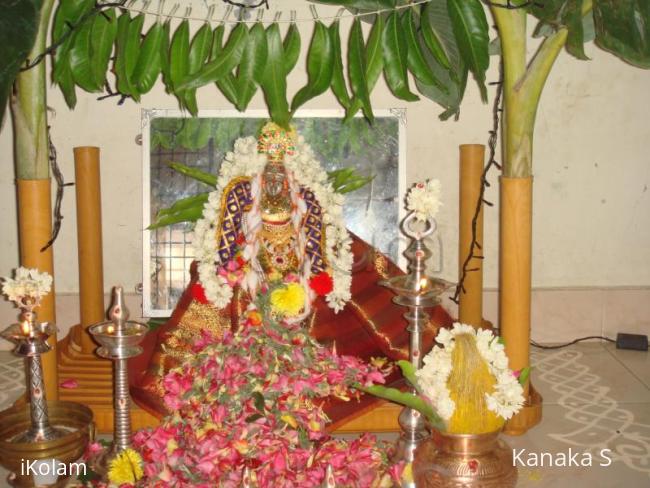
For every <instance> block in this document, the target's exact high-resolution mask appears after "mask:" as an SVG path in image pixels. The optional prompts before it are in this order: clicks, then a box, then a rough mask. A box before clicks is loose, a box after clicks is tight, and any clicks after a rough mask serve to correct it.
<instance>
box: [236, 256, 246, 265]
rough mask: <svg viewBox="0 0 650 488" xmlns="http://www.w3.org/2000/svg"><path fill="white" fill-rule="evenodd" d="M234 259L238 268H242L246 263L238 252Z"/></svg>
mask: <svg viewBox="0 0 650 488" xmlns="http://www.w3.org/2000/svg"><path fill="white" fill-rule="evenodd" d="M235 261H237V265H238V266H239V267H240V268H243V267H244V265H245V264H246V261H244V258H242V257H241V256H240V255H239V254H238V255H237V257H236V258H235Z"/></svg>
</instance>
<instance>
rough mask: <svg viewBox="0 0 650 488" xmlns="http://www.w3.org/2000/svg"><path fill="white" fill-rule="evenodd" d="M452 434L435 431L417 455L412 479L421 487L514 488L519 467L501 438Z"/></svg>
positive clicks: (495, 434)
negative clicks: (514, 462) (515, 464)
mask: <svg viewBox="0 0 650 488" xmlns="http://www.w3.org/2000/svg"><path fill="white" fill-rule="evenodd" d="M500 433H501V431H500V430H498V431H495V432H488V433H486V434H449V433H445V432H438V431H436V430H433V431H432V433H431V438H430V439H428V440H427V441H425V442H423V443H422V444H420V445H419V446H418V448H417V450H416V452H415V459H414V462H413V478H414V481H415V484H416V486H417V487H418V488H514V486H515V485H516V484H517V468H516V466H514V465H513V463H512V450H511V449H510V447H509V446H508V445H507V444H506V443H505V442H504V441H503V440H502V439H501V438H500V437H499V436H500Z"/></svg>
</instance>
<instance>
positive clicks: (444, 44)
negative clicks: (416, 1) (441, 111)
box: [420, 0, 467, 82]
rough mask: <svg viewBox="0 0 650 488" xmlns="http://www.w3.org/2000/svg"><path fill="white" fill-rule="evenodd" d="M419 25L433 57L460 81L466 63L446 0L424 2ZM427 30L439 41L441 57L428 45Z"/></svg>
mask: <svg viewBox="0 0 650 488" xmlns="http://www.w3.org/2000/svg"><path fill="white" fill-rule="evenodd" d="M420 25H421V27H422V31H423V35H422V37H423V39H424V41H425V44H426V45H427V47H429V50H430V52H431V54H432V55H433V57H434V58H435V59H436V61H438V64H439V65H440V66H442V67H444V68H447V69H450V70H451V76H452V78H455V79H456V81H458V82H460V81H461V79H462V77H463V72H464V71H465V70H466V66H467V65H466V64H465V62H464V61H463V58H462V57H461V54H460V49H459V47H458V42H457V40H456V35H455V34H454V28H453V25H452V21H451V18H450V16H449V10H448V9H447V0H432V1H431V2H429V3H427V4H425V6H424V8H423V9H422V15H421V16H420ZM427 30H431V36H435V38H436V40H437V41H438V42H439V44H440V48H442V50H443V52H444V56H443V57H441V54H440V53H436V48H435V47H434V46H432V45H430V42H429V41H430V40H429V41H427V36H426V35H425V34H426V31H427Z"/></svg>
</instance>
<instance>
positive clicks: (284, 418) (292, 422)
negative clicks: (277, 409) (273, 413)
mask: <svg viewBox="0 0 650 488" xmlns="http://www.w3.org/2000/svg"><path fill="white" fill-rule="evenodd" d="M280 420H282V421H283V422H284V423H285V424H288V425H290V426H291V427H293V428H294V429H297V428H298V422H297V421H296V419H295V418H293V417H292V416H291V415H289V414H288V413H285V414H284V415H283V416H282V417H280Z"/></svg>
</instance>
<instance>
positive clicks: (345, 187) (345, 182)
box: [327, 167, 374, 194]
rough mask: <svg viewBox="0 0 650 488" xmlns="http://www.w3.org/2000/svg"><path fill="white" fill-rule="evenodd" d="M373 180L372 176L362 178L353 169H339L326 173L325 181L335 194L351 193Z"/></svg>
mask: <svg viewBox="0 0 650 488" xmlns="http://www.w3.org/2000/svg"><path fill="white" fill-rule="evenodd" d="M373 179H374V176H363V175H361V174H359V173H357V171H356V170H355V169H354V168H351V167H347V168H339V169H335V170H332V171H328V172H327V181H328V182H329V183H330V184H331V185H332V189H333V190H334V192H335V193H341V194H345V193H351V192H353V191H356V190H358V189H359V188H363V187H364V186H366V185H367V184H368V183H370V182H371V181H372V180H373Z"/></svg>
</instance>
